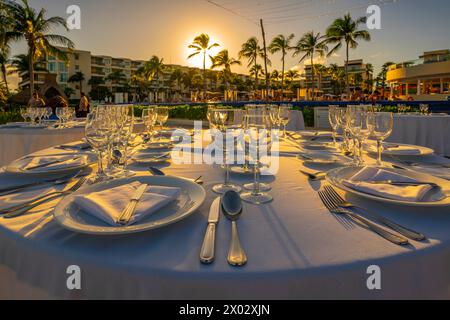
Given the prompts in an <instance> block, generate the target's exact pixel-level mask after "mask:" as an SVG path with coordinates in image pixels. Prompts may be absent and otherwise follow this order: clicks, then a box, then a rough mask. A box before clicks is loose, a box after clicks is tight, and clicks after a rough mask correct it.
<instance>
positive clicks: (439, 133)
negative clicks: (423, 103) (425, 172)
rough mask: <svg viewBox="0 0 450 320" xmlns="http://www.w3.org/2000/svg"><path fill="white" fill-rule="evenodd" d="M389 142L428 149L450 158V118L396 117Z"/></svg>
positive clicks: (442, 116)
mask: <svg viewBox="0 0 450 320" xmlns="http://www.w3.org/2000/svg"><path fill="white" fill-rule="evenodd" d="M388 141H390V142H397V143H406V144H413V145H419V146H424V147H428V148H431V149H433V150H434V151H435V152H436V153H437V154H439V155H443V156H447V157H450V116H449V115H434V116H421V115H395V116H394V131H393V132H392V134H391V136H390V137H389V138H388Z"/></svg>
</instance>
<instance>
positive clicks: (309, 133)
mask: <svg viewBox="0 0 450 320" xmlns="http://www.w3.org/2000/svg"><path fill="white" fill-rule="evenodd" d="M298 134H300V135H301V136H302V137H307V138H314V137H318V138H329V137H332V133H331V132H329V131H299V132H298Z"/></svg>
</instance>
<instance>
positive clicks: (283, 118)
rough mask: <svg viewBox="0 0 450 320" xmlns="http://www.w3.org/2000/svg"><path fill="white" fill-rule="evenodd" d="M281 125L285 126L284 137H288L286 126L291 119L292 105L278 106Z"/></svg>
mask: <svg viewBox="0 0 450 320" xmlns="http://www.w3.org/2000/svg"><path fill="white" fill-rule="evenodd" d="M278 111H279V115H278V116H279V119H280V125H281V126H283V137H286V126H287V125H288V124H289V121H291V114H292V107H291V106H289V105H281V106H280V107H279V108H278Z"/></svg>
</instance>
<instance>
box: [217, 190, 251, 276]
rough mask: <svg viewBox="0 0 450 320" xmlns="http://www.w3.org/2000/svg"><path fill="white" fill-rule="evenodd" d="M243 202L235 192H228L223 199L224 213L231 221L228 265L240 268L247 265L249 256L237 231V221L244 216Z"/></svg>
mask: <svg viewBox="0 0 450 320" xmlns="http://www.w3.org/2000/svg"><path fill="white" fill-rule="evenodd" d="M242 210H243V207H242V200H241V197H240V196H239V194H238V193H237V192H235V191H227V192H226V193H225V194H224V195H223V198H222V211H223V214H224V215H225V217H226V218H227V219H228V220H230V221H231V243H230V249H229V251H228V258H227V260H228V263H229V264H230V265H232V266H236V267H240V266H243V265H245V264H246V263H247V260H248V259H247V255H246V254H245V251H244V248H242V245H241V241H240V240H239V234H238V229H237V220H239V218H240V216H241V214H242Z"/></svg>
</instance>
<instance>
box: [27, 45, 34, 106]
mask: <svg viewBox="0 0 450 320" xmlns="http://www.w3.org/2000/svg"><path fill="white" fill-rule="evenodd" d="M28 54H29V58H28V64H29V66H28V75H29V77H30V99H31V98H32V97H33V93H34V49H33V48H32V47H30V48H29V50H28Z"/></svg>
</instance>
